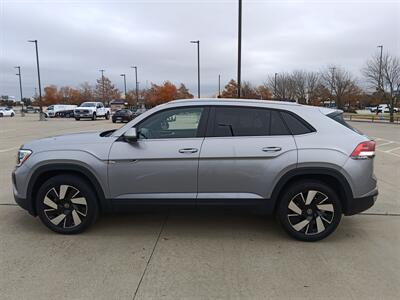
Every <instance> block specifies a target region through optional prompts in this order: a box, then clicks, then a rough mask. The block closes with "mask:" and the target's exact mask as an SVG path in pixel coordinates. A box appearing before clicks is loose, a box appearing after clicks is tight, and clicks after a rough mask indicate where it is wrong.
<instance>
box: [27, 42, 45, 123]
mask: <svg viewBox="0 0 400 300" xmlns="http://www.w3.org/2000/svg"><path fill="white" fill-rule="evenodd" d="M28 42H29V43H35V49H36V66H37V73H38V84H39V110H40V113H39V121H44V120H45V118H44V115H43V107H42V86H41V84H40V68H39V51H38V41H37V40H29V41H28Z"/></svg>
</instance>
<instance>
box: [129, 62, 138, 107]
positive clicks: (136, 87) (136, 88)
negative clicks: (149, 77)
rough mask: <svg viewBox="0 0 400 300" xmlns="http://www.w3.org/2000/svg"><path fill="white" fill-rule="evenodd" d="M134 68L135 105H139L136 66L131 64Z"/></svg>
mask: <svg viewBox="0 0 400 300" xmlns="http://www.w3.org/2000/svg"><path fill="white" fill-rule="evenodd" d="M131 68H132V69H135V90H136V106H138V105H139V87H138V77H137V66H132V67H131Z"/></svg>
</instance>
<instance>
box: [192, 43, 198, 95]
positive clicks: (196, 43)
mask: <svg viewBox="0 0 400 300" xmlns="http://www.w3.org/2000/svg"><path fill="white" fill-rule="evenodd" d="M190 42H191V43H192V44H197V98H200V41H199V40H197V41H190Z"/></svg>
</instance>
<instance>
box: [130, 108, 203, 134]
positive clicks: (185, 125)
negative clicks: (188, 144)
mask: <svg viewBox="0 0 400 300" xmlns="http://www.w3.org/2000/svg"><path fill="white" fill-rule="evenodd" d="M203 110H204V109H203V108H202V107H188V108H177V109H169V110H164V111H161V112H158V113H156V114H154V115H152V116H150V117H148V118H147V119H145V120H144V121H143V122H142V123H140V124H139V126H138V127H137V129H138V133H139V138H140V139H166V138H193V137H196V136H197V130H198V127H199V123H200V118H201V115H202V113H203Z"/></svg>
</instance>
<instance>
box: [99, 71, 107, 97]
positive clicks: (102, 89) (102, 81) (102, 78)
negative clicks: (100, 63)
mask: <svg viewBox="0 0 400 300" xmlns="http://www.w3.org/2000/svg"><path fill="white" fill-rule="evenodd" d="M99 71H100V72H101V93H102V96H103V97H102V98H103V103H106V99H105V97H104V71H105V70H103V69H101V70H99Z"/></svg>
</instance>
